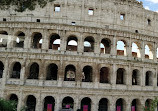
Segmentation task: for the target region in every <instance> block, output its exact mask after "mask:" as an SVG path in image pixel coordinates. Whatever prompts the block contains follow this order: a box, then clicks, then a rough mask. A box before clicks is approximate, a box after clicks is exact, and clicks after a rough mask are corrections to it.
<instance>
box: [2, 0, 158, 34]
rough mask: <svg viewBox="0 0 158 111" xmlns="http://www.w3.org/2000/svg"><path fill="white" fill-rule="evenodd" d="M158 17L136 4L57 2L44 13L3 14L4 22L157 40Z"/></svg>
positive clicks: (84, 0) (104, 0)
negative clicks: (113, 31) (129, 34)
mask: <svg viewBox="0 0 158 111" xmlns="http://www.w3.org/2000/svg"><path fill="white" fill-rule="evenodd" d="M157 18H158V14H157V13H156V12H152V11H149V10H145V9H144V8H143V6H142V3H139V2H137V1H136V0H126V1H121V0H110V1H109V0H89V1H88V0H64V1H63V0H56V1H54V2H52V3H49V4H47V6H46V7H44V8H43V9H42V8H40V7H39V6H37V7H36V9H35V10H34V11H28V10H27V11H25V12H23V13H18V12H15V11H14V10H13V8H11V9H9V10H6V11H1V12H0V21H3V20H4V21H17V22H20V21H27V22H44V23H59V24H69V25H79V26H90V27H100V28H103V29H105V28H107V29H116V30H124V31H130V32H136V33H141V34H147V35H153V36H156V35H157V33H158V30H157V29H158V19H157Z"/></svg>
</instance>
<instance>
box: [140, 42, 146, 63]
mask: <svg viewBox="0 0 158 111" xmlns="http://www.w3.org/2000/svg"><path fill="white" fill-rule="evenodd" d="M140 53H141V58H142V60H144V59H145V45H144V41H142V46H141V48H140Z"/></svg>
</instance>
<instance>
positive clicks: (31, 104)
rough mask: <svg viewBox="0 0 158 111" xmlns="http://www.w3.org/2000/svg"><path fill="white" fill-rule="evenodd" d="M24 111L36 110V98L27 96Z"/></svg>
mask: <svg viewBox="0 0 158 111" xmlns="http://www.w3.org/2000/svg"><path fill="white" fill-rule="evenodd" d="M26 107H27V108H26V111H35V109H36V98H35V97H34V96H33V95H29V96H28V97H27V101H26Z"/></svg>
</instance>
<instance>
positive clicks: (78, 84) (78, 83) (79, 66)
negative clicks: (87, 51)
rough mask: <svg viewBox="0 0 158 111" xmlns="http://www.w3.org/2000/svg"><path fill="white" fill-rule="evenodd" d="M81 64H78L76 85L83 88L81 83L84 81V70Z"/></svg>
mask: <svg viewBox="0 0 158 111" xmlns="http://www.w3.org/2000/svg"><path fill="white" fill-rule="evenodd" d="M81 64H82V63H81V62H80V61H79V62H78V64H77V69H76V84H77V87H78V88H80V87H81V81H82V69H81Z"/></svg>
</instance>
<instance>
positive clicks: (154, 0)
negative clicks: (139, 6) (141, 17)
mask: <svg viewBox="0 0 158 111" xmlns="http://www.w3.org/2000/svg"><path fill="white" fill-rule="evenodd" d="M138 1H142V2H143V5H144V8H145V9H148V10H153V11H156V12H158V0H138Z"/></svg>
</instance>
